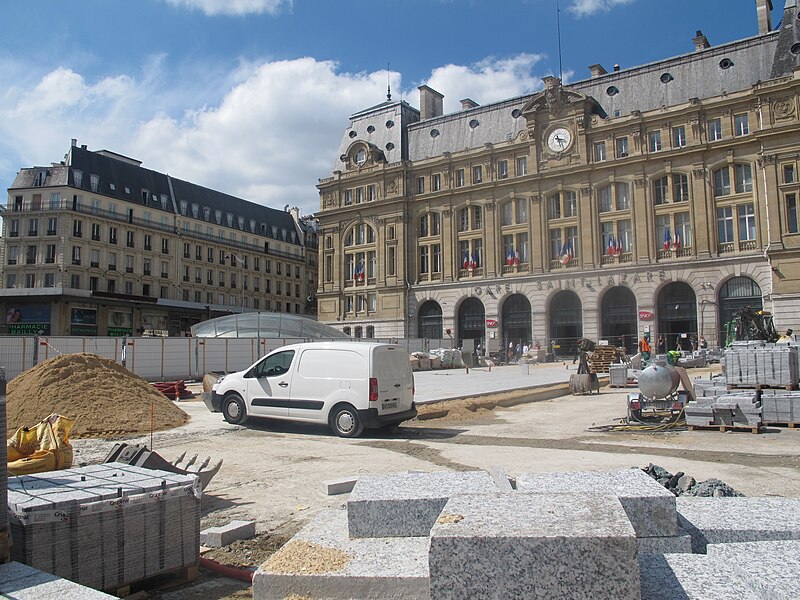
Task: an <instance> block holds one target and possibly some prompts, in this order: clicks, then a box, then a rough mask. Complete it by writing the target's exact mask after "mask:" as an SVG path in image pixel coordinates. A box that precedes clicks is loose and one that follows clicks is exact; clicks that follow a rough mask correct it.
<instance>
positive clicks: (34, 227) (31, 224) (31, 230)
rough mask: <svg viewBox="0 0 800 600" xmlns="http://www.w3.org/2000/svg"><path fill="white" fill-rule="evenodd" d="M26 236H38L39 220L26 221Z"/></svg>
mask: <svg viewBox="0 0 800 600" xmlns="http://www.w3.org/2000/svg"><path fill="white" fill-rule="evenodd" d="M28 235H29V236H31V237H34V236H37V235H39V219H29V220H28Z"/></svg>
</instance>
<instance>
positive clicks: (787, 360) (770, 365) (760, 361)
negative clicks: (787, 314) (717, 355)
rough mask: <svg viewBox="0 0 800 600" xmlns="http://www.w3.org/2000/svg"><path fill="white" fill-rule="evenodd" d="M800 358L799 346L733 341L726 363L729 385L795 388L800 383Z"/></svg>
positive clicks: (723, 360) (724, 358)
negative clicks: (799, 376)
mask: <svg viewBox="0 0 800 600" xmlns="http://www.w3.org/2000/svg"><path fill="white" fill-rule="evenodd" d="M797 359H798V352H797V348H796V347H795V346H790V345H789V344H768V343H767V342H763V341H748V342H734V343H733V344H731V346H730V347H729V348H727V349H726V350H725V356H724V357H723V359H722V364H723V367H724V369H725V374H726V375H727V379H728V384H729V385H734V386H739V387H755V386H761V385H767V386H779V387H791V386H797V382H798V372H800V370H799V369H798V364H797Z"/></svg>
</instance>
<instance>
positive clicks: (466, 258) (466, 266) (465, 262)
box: [463, 252, 469, 269]
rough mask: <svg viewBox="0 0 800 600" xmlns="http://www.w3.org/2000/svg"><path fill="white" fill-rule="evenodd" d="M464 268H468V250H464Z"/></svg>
mask: <svg viewBox="0 0 800 600" xmlns="http://www.w3.org/2000/svg"><path fill="white" fill-rule="evenodd" d="M463 265H464V268H465V269H469V252H464V262H463Z"/></svg>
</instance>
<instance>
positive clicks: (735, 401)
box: [684, 390, 762, 428]
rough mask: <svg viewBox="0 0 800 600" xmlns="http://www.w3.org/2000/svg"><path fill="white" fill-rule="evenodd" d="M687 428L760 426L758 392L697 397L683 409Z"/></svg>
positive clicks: (744, 391) (742, 391)
mask: <svg viewBox="0 0 800 600" xmlns="http://www.w3.org/2000/svg"><path fill="white" fill-rule="evenodd" d="M684 415H685V417H686V424H687V425H688V426H689V427H709V426H715V425H718V426H726V427H748V428H754V427H758V426H760V425H761V422H762V416H761V402H760V400H759V392H757V391H755V390H753V391H746V390H739V391H737V392H735V393H726V394H724V395H720V396H698V397H697V400H695V401H692V402H689V403H687V404H686V407H685V409H684Z"/></svg>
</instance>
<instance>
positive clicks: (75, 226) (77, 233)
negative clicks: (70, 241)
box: [17, 219, 83, 238]
mask: <svg viewBox="0 0 800 600" xmlns="http://www.w3.org/2000/svg"><path fill="white" fill-rule="evenodd" d="M17 226H19V224H17ZM72 235H73V237H77V238H79V237H83V221H79V220H78V219H74V220H73V221H72Z"/></svg>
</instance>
